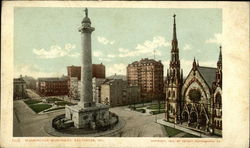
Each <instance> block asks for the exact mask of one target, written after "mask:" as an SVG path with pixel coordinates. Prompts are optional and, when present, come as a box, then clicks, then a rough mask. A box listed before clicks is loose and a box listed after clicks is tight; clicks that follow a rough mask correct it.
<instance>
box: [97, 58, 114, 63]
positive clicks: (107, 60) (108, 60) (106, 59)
mask: <svg viewBox="0 0 250 148" xmlns="http://www.w3.org/2000/svg"><path fill="white" fill-rule="evenodd" d="M98 60H100V61H105V62H110V61H111V59H108V58H98Z"/></svg>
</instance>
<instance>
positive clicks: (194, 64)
mask: <svg viewBox="0 0 250 148" xmlns="http://www.w3.org/2000/svg"><path fill="white" fill-rule="evenodd" d="M196 66H197V65H196V60H195V57H194V61H193V69H194V70H196Z"/></svg>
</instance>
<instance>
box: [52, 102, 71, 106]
mask: <svg viewBox="0 0 250 148" xmlns="http://www.w3.org/2000/svg"><path fill="white" fill-rule="evenodd" d="M55 104H56V105H60V106H65V105H73V103H70V102H67V101H60V102H56V103H55Z"/></svg>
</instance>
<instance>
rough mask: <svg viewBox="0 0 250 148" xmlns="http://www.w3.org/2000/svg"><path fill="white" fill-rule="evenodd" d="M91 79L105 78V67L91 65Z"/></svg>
mask: <svg viewBox="0 0 250 148" xmlns="http://www.w3.org/2000/svg"><path fill="white" fill-rule="evenodd" d="M92 77H93V78H94V77H95V78H103V79H104V78H105V77H106V76H105V66H104V65H103V64H102V63H101V64H92Z"/></svg>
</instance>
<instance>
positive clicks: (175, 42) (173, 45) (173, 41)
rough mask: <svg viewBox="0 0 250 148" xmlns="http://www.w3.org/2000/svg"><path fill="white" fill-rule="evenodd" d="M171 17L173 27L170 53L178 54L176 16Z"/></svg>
mask: <svg viewBox="0 0 250 148" xmlns="http://www.w3.org/2000/svg"><path fill="white" fill-rule="evenodd" d="M173 17H174V26H173V39H172V51H176V52H178V41H177V35H176V22H175V17H176V15H175V14H174V15H173Z"/></svg>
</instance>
